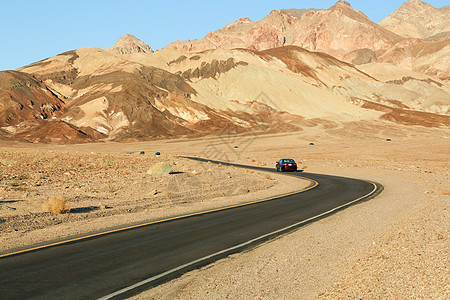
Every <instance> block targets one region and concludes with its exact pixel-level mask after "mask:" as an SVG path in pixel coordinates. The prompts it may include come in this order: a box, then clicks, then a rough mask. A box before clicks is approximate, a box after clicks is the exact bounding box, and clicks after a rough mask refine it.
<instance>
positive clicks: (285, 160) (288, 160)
mask: <svg viewBox="0 0 450 300" xmlns="http://www.w3.org/2000/svg"><path fill="white" fill-rule="evenodd" d="M283 162H284V163H295V161H294V160H293V159H283Z"/></svg>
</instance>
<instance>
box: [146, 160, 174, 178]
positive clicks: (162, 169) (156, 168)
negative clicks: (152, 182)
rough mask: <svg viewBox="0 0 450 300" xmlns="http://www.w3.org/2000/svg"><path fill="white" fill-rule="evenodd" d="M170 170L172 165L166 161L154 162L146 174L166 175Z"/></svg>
mask: <svg viewBox="0 0 450 300" xmlns="http://www.w3.org/2000/svg"><path fill="white" fill-rule="evenodd" d="M170 172H172V166H171V165H170V164H169V163H167V162H160V163H157V164H154V165H153V166H152V167H151V168H150V169H148V171H147V174H149V175H167V174H170Z"/></svg>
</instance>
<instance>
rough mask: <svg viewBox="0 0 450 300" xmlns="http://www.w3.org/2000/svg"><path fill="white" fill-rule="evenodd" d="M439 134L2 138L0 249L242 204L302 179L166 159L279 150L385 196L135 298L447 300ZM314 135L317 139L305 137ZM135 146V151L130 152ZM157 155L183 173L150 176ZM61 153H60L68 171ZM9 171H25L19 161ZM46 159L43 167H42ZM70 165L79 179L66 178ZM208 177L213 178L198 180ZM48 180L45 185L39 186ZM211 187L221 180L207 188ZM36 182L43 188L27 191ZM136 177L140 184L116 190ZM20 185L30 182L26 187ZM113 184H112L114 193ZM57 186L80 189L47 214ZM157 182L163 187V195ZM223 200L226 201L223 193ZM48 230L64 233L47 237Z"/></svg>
mask: <svg viewBox="0 0 450 300" xmlns="http://www.w3.org/2000/svg"><path fill="white" fill-rule="evenodd" d="M449 137H450V130H446V129H429V128H424V127H406V126H394V125H392V124H390V123H385V122H378V123H353V124H351V123H350V124H344V125H342V126H340V127H338V128H326V127H322V128H314V129H311V130H305V131H304V132H299V133H288V134H274V135H264V136H261V135H251V136H241V137H235V136H227V135H226V134H222V135H220V136H219V137H205V138H201V139H190V140H187V139H186V140H183V139H178V140H161V141H152V142H145V143H130V144H117V143H108V144H90V145H74V146H54V145H39V146H38V149H36V146H35V145H23V144H21V145H16V144H9V145H5V146H4V147H2V149H1V153H2V154H1V159H2V166H1V170H2V176H3V177H2V181H1V182H0V183H1V185H2V186H1V189H0V191H1V193H2V194H1V197H2V200H0V201H2V202H0V203H1V205H0V207H1V210H0V213H1V218H2V220H4V221H3V222H1V223H0V226H2V233H1V239H2V242H1V245H2V250H3V251H5V250H7V249H8V248H9V247H8V246H5V244H6V245H14V247H21V246H24V245H26V243H30V242H33V243H38V242H41V241H42V239H39V236H42V234H43V233H44V234H47V233H49V232H54V231H55V230H54V229H55V228H58V230H57V231H58V232H67V235H77V234H81V233H82V232H83V231H86V230H101V229H103V227H102V226H101V225H100V223H103V221H104V220H108V222H109V223H108V226H113V227H114V226H121V225H123V224H126V223H133V222H139V221H141V220H142V219H145V218H146V219H149V218H150V219H151V218H159V217H162V216H164V215H166V214H168V213H169V214H181V213H183V212H185V211H189V210H201V209H205V208H209V207H214V206H224V205H226V204H227V203H230V201H249V199H254V198H257V197H266V196H268V195H272V194H277V193H281V192H282V191H285V190H286V189H287V188H289V187H290V188H291V189H292V187H295V188H301V187H303V186H305V185H307V183H306V182H303V181H298V180H296V181H295V182H293V181H292V180H294V179H292V177H290V176H286V177H285V176H283V175H270V176H271V177H272V178H269V177H268V176H266V175H267V174H264V173H261V172H255V173H249V172H246V171H245V170H241V169H232V168H229V167H217V166H208V165H198V164H196V163H193V162H188V161H186V160H184V159H179V158H175V157H174V155H196V156H201V157H208V158H210V159H222V160H228V161H232V162H239V163H245V164H251V165H267V166H273V165H274V162H275V160H277V159H279V158H281V157H291V158H294V159H296V160H297V161H298V162H299V163H300V165H301V166H302V167H304V168H305V170H306V172H317V173H325V174H334V175H340V176H348V177H355V178H361V179H368V180H373V181H376V182H379V183H381V184H382V185H383V186H384V191H383V192H382V193H381V194H380V195H378V196H377V197H376V198H374V199H371V200H370V201H367V202H363V203H360V204H357V205H354V206H352V207H350V208H348V209H346V210H343V211H340V212H338V213H336V214H334V215H332V216H330V217H327V218H325V219H322V220H320V221H317V222H315V223H312V224H310V225H308V226H305V227H302V228H300V229H299V230H297V231H295V232H294V233H291V234H289V235H285V236H282V237H280V238H278V239H276V240H273V241H270V242H267V243H265V244H263V245H260V246H259V247H257V248H255V249H252V250H250V251H247V252H244V253H240V254H235V255H232V256H230V257H228V258H225V259H222V260H219V261H217V262H216V263H213V264H212V265H210V266H207V267H205V268H202V269H199V270H195V271H192V272H189V273H186V274H185V275H183V276H182V277H180V278H178V279H175V280H172V281H170V282H168V283H165V284H162V285H160V286H158V287H155V288H152V289H150V290H148V291H146V292H144V293H142V294H139V295H137V296H135V297H134V298H135V299H224V298H231V299H317V298H319V299H355V298H362V299H386V298H392V299H448V298H449V297H450V285H449V282H450V272H449V266H450V264H449V257H450V253H449V252H450V251H449V249H450V247H449V238H450V226H449V223H448V214H449V208H450V206H449V201H450V180H449V178H450V174H449V170H450V139H449ZM387 139H390V141H387ZM311 142H312V143H314V145H309V143H311ZM235 146H238V148H235ZM69 150H70V151H69ZM145 150H147V152H146V154H145V155H140V154H139V151H145ZM155 151H160V152H161V153H163V156H164V159H166V160H170V161H171V162H172V164H174V165H173V167H174V170H175V171H177V172H180V173H178V174H174V175H166V176H168V177H164V179H162V178H160V177H154V175H152V176H150V175H147V174H146V170H147V169H148V167H149V165H151V164H152V163H154V162H155V160H160V159H163V158H155V157H154V156H153V155H151V154H152V153H154V152H155ZM44 154H45V155H44ZM48 154H52V155H56V154H58V155H57V157H56V158H57V161H56V162H53V160H54V158H53V156H50V157H47V156H48ZM36 159H37V160H40V161H42V163H43V164H42V165H41V166H40V167H39V168H38V169H42V170H41V171H43V172H44V173H42V172H39V170H37V169H36V168H35V167H34V165H33V164H34V163H35V162H34V161H35V160H36ZM80 160H81V161H83V162H82V163H81V164H82V165H86V166H91V167H84V168H82V167H80V168H81V169H82V170H80V169H79V168H77V167H76V164H79V161H80ZM61 161H67V165H64V164H61V163H60V162H61ZM52 162H53V163H54V165H55V166H54V167H52V166H51V163H52ZM19 165H21V166H22V167H21V168H18V166H19ZM47 165H48V169H49V170H53V171H51V172H47V171H46V170H47V168H46V167H45V166H47ZM61 165H64V166H61ZM14 168H16V169H15V170H16V173H19V170H20V171H22V174H25V175H26V176H24V178H23V179H22V180H18V178H17V177H16V178H12V176H21V175H17V174H16V175H12V174H14V172H11V173H4V172H5V170H7V171H8V172H10V170H14ZM52 168H55V169H52ZM74 169H76V170H77V172H80V173H78V174H83V175H82V176H81V175H80V176H78V178H77V179H73V178H74V175H76V174H72V173H71V172H73V170H74ZM31 170H33V171H31ZM58 172H59V173H58ZM65 173H68V174H69V175H66V174H65ZM125 173H127V174H126V175H124V174H125ZM198 173H202V174H199V175H196V174H198ZM27 174H28V175H27ZM49 174H59V175H58V176H60V177H58V176H54V177H52V176H50V175H49ZM27 176H28V177H27ZM202 176H204V177H202ZM42 177H43V178H42ZM66 177H67V178H66ZM80 177H81V178H82V180H80V179H79V178H80ZM143 177H145V178H143ZM230 177H231V178H230ZM5 178H6V179H5ZM85 178H86V179H85ZM118 178H120V180H119V179H118ZM169 178H170V180H168V179H169ZM173 178H177V180H175V179H173ZM192 178H198V180H196V179H192ZM209 178H213V179H214V180H211V182H209V181H208V182H207V180H208V179H209ZM49 179H52V181H55V182H53V183H51V184H50V183H47V181H48V180H49ZM46 180H47V181H46ZM111 180H115V181H113V182H114V184H110V182H111ZM172 180H173V181H177V183H176V184H175V185H174V186H175V187H176V188H174V187H173V186H172V185H171V186H172V188H170V187H168V186H167V184H166V182H168V181H172ZM192 180H193V181H194V182H195V184H197V186H202V188H201V189H198V188H197V189H196V191H195V192H196V193H197V194H196V195H197V196H195V197H192V199H198V198H197V197H200V196H201V197H200V198H199V199H201V200H200V201H194V200H189V197H187V198H186V199H187V200H185V199H184V198H183V197H181V198H180V197H178V196H177V195H178V194H177V192H176V191H179V190H181V191H183V190H189V186H191V185H193V184H192V183H190V182H191V181H192ZM242 180H245V184H244V185H242ZM13 181H14V182H15V183H14V185H12V184H11V182H13ZM21 181H26V182H27V184H26V185H25V187H24V188H23V190H21V189H19V187H21V185H20V182H21ZM118 181H123V183H118ZM135 182H137V183H135ZM163 182H164V183H163ZM216 182H220V185H223V186H229V188H225V189H224V190H221V189H219V188H218V189H217V190H215V191H214V187H215V186H216V185H217V184H216ZM39 183H40V184H42V185H41V186H44V187H46V188H41V186H37V184H39ZM134 185H136V186H137V188H136V192H133V190H132V189H131V191H130V190H129V189H128V188H127V189H126V190H125V189H124V187H131V186H134ZM29 186H33V188H32V189H27V188H26V187H29ZM117 186H119V187H121V188H119V189H118V190H117ZM242 186H252V187H253V186H255V187H257V188H256V190H257V191H253V190H252V191H250V192H248V190H247V189H242V188H240V187H242ZM252 189H253V188H252ZM61 190H62V191H68V192H67V193H64V192H63V194H65V195H69V194H70V195H80V196H76V197H75V196H74V197H73V198H72V199H73V200H72V201H73V203H72V207H73V209H75V210H74V211H73V213H70V214H66V215H51V214H50V213H43V212H42V208H41V205H42V202H43V201H45V200H46V198H48V197H49V196H51V195H53V194H57V193H61ZM164 190H166V191H167V192H169V193H170V194H169V195H167V196H164V195H163V191H164ZM200 190H201V191H200ZM155 191H156V192H157V193H156V194H155ZM149 194H150V195H149ZM165 194H166V193H165ZM130 196H132V197H130ZM229 196H233V197H234V198H233V199H234V200H229V199H231V198H230V197H229ZM164 197H165V198H164ZM163 198H164V199H167V200H165V201H164V200H162V199H163ZM11 199H18V200H19V199H20V200H21V201H18V202H11ZM32 199H34V200H32ZM22 200H23V201H22ZM10 207H12V208H15V210H13V209H11V208H10ZM27 207H30V208H27ZM109 207H111V208H109ZM27 209H29V212H28V213H27V212H26V210H27ZM130 209H131V211H130V212H128V211H127V210H130ZM28 215H33V218H36V220H37V222H34V221H33V218H32V220H31V221H30V220H27V218H26V217H25V216H28ZM52 218H54V219H52ZM24 219H25V220H24ZM5 220H7V221H5ZM74 222H76V224H77V228H76V229H74V228H73V224H75V223H74ZM35 223H36V225H35ZM8 224H9V225H8ZM78 225H80V226H78ZM15 226H17V228H16V227H15ZM30 228H31V229H30ZM33 228H34V230H32V229H33ZM49 236H50V237H51V238H52V239H57V238H61V236H60V235H57V234H54V235H52V234H50V235H49ZM11 247H12V246H11Z"/></svg>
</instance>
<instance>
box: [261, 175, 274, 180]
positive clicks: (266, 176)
mask: <svg viewBox="0 0 450 300" xmlns="http://www.w3.org/2000/svg"><path fill="white" fill-rule="evenodd" d="M263 178H264V179H270V180H271V179H272V176H270V175H264V177H263Z"/></svg>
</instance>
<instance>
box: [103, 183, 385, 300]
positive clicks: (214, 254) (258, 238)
mask: <svg viewBox="0 0 450 300" xmlns="http://www.w3.org/2000/svg"><path fill="white" fill-rule="evenodd" d="M369 182H370V181H369ZM370 183H371V184H372V185H373V186H374V188H373V190H372V191H371V192H370V193H368V194H367V195H364V196H362V197H359V198H358V199H356V200H353V201H350V202H348V203H346V204H343V205H341V206H338V207H335V208H333V209H330V210H329V211H326V212H323V213H321V214H318V215H317V216H314V217H311V218H309V219H306V220H303V221H301V222H298V223H295V224H292V225H289V226H287V227H284V228H282V229H278V230H276V231H273V232H271V233H267V234H264V235H262V236H259V237H257V238H254V239H252V240H249V241H247V242H244V243H242V244H239V245H236V246H233V247H231V248H228V249H225V250H222V251H219V252H216V253H213V254H211V255H208V256H205V257H202V258H199V259H196V260H194V261H192V262H189V263H187V264H184V265H181V266H179V267H176V268H173V269H171V270H169V271H166V272H164V273H161V274H158V275H155V276H153V277H150V278H147V279H145V280H142V281H140V282H138V283H135V284H133V285H130V286H128V287H126V288H123V289H121V290H118V291H117V292H114V293H111V294H109V295H106V296H104V297H101V298H99V299H98V300H107V299H111V298H113V297H115V296H118V295H121V294H123V293H126V292H129V291H131V290H133V289H135V288H138V287H140V286H143V285H145V284H148V283H150V282H152V281H155V280H157V279H160V278H162V277H164V276H166V275H169V274H171V273H174V272H176V271H179V270H181V269H183V268H186V267H189V266H192V265H195V264H197V263H200V262H202V261H205V260H208V259H210V258H213V257H214V256H218V255H221V254H224V253H226V252H229V251H232V250H235V249H238V248H242V247H245V246H247V245H250V244H252V243H254V242H257V241H259V240H262V239H265V238H267V237H269V236H271V235H275V234H278V233H280V232H283V231H286V230H289V229H291V228H294V227H297V226H299V225H302V224H304V223H307V222H309V221H312V220H314V219H317V218H320V217H322V216H324V215H327V214H329V213H332V212H334V211H337V210H339V209H341V208H343V207H346V206H349V205H351V204H353V203H355V202H358V201H359V200H361V199H363V198H366V197H369V196H370V195H372V194H373V193H375V191H376V190H377V186H376V184H374V183H373V182H370Z"/></svg>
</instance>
